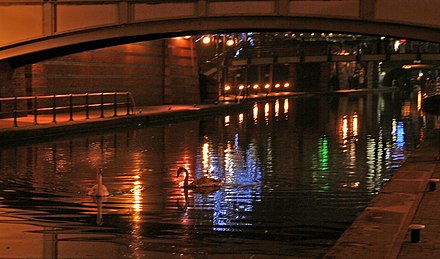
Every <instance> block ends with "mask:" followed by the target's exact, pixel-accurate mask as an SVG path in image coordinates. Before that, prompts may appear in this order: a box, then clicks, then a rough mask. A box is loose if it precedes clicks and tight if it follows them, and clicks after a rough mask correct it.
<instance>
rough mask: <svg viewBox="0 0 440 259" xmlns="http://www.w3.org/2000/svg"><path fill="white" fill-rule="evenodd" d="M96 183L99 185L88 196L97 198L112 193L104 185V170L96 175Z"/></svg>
mask: <svg viewBox="0 0 440 259" xmlns="http://www.w3.org/2000/svg"><path fill="white" fill-rule="evenodd" d="M96 182H97V184H95V185H94V186H93V187H92V189H90V190H89V192H88V194H89V195H90V196H96V197H104V196H109V195H110V193H109V192H108V190H107V187H106V186H105V185H104V184H102V168H99V171H98V172H97V173H96Z"/></svg>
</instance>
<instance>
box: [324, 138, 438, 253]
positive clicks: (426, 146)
mask: <svg viewBox="0 0 440 259" xmlns="http://www.w3.org/2000/svg"><path fill="white" fill-rule="evenodd" d="M437 134H438V131H437V132H435V131H434V130H428V131H427V132H425V136H424V141H423V143H422V144H421V145H420V146H419V147H418V148H417V149H416V151H414V152H413V153H412V154H411V155H409V157H408V158H407V159H406V161H405V162H404V163H403V165H402V166H401V167H400V168H399V169H398V170H397V172H396V173H395V174H394V175H393V177H392V178H391V179H390V181H389V182H388V183H387V184H386V185H385V186H384V187H383V188H382V189H381V191H380V192H379V194H378V195H377V196H376V197H375V198H374V199H373V200H372V201H371V202H370V203H369V205H368V206H367V208H366V209H365V210H364V211H363V212H362V213H360V215H359V216H358V217H357V219H356V220H355V221H354V222H353V224H352V225H351V226H350V227H349V228H348V229H347V230H346V231H345V232H344V234H343V235H342V236H341V237H340V238H339V240H338V241H337V242H336V244H335V245H334V246H333V248H332V249H331V250H330V251H329V252H328V253H327V254H326V255H325V256H324V258H387V259H388V258H397V257H398V255H399V252H400V250H401V247H402V245H403V244H404V243H409V242H410V240H409V238H408V232H409V230H408V227H409V225H410V224H411V223H412V222H413V218H414V215H415V213H416V211H417V209H418V207H419V204H420V201H421V199H422V198H423V196H424V194H425V193H426V192H427V191H428V181H429V179H430V178H431V177H432V175H433V173H434V171H435V170H436V167H438V163H439V161H438V160H437V156H438V154H439V153H438V152H439V150H438V149H439V147H438V145H439V141H440V139H439V137H438V135H437Z"/></svg>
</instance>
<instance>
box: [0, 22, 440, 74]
mask: <svg viewBox="0 0 440 259" xmlns="http://www.w3.org/2000/svg"><path fill="white" fill-rule="evenodd" d="M245 31H304V32H305V31H319V32H338V33H350V34H363V35H378V36H390V37H398V38H407V39H415V40H422V41H430V42H440V30H438V29H435V28H430V27H424V26H415V25H404V24H396V23H388V22H374V21H368V20H357V19H340V18H338V19H332V18H313V17H287V16H255V17H249V16H246V17H242V16H240V17H237V16H226V17H200V18H188V19H177V20H165V21H149V22H138V23H130V24H124V25H118V26H106V27H100V28H93V29H87V30H80V31H74V32H69V33H62V34H55V35H53V36H49V37H43V38H36V39H33V40H29V41H25V42H21V43H17V44H12V45H8V46H3V47H0V61H2V60H3V61H8V62H9V63H10V65H11V66H12V67H17V66H20V65H23V64H29V63H34V62H38V61H40V60H44V59H47V58H52V57H56V56H63V55H67V54H72V53H77V52H81V51H86V50H92V49H98V48H103V47H109V46H115V45H121V44H127V43H133V42H140V41H148V40H153V39H160V38H168V37H173V36H183V35H191V34H203V33H221V32H245Z"/></svg>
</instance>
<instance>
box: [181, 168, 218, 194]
mask: <svg viewBox="0 0 440 259" xmlns="http://www.w3.org/2000/svg"><path fill="white" fill-rule="evenodd" d="M182 172H183V173H184V174H185V179H184V180H183V187H184V188H190V189H191V188H192V189H194V188H207V187H219V186H220V184H221V181H220V180H218V179H214V178H211V177H207V176H203V177H202V178H199V179H194V181H193V182H191V183H189V172H188V170H186V169H185V168H183V167H179V169H177V178H179V176H180V174H181V173H182Z"/></svg>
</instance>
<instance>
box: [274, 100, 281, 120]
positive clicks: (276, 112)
mask: <svg viewBox="0 0 440 259" xmlns="http://www.w3.org/2000/svg"><path fill="white" fill-rule="evenodd" d="M279 115H280V100H278V99H277V100H276V101H275V117H278V116H279Z"/></svg>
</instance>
